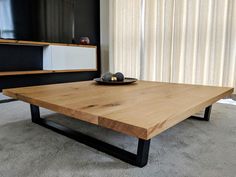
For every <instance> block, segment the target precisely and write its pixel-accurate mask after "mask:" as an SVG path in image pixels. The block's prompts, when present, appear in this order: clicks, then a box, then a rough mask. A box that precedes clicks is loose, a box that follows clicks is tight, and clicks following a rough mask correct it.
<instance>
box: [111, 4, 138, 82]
mask: <svg viewBox="0 0 236 177" xmlns="http://www.w3.org/2000/svg"><path fill="white" fill-rule="evenodd" d="M141 2H142V1H141V0H111V1H110V4H109V5H110V11H109V14H110V42H109V43H110V47H109V53H110V54H109V58H110V70H111V71H112V72H118V71H121V72H123V73H124V74H125V75H126V76H129V77H136V78H139V76H140V60H141V55H140V52H141V51H140V48H141V38H140V36H141V21H140V18H141V5H142V4H141Z"/></svg>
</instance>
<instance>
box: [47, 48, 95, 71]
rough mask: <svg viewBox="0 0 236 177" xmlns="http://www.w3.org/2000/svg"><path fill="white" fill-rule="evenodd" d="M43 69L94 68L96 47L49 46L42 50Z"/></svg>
mask: <svg viewBox="0 0 236 177" xmlns="http://www.w3.org/2000/svg"><path fill="white" fill-rule="evenodd" d="M44 69H50V70H70V69H71V70H74V69H76V70H79V69H81V70H86V69H87V70H96V69H97V51H96V48H92V47H77V46H76V47H74V46H54V45H52V46H49V47H48V48H46V49H45V50H44Z"/></svg>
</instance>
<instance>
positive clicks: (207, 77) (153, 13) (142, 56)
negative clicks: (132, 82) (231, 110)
mask: <svg viewBox="0 0 236 177" xmlns="http://www.w3.org/2000/svg"><path fill="white" fill-rule="evenodd" d="M134 1H135V2H134ZM113 2H115V3H113V8H115V9H116V10H117V11H116V12H112V11H111V12H110V14H115V15H116V18H115V19H116V20H115V21H114V23H113V25H112V24H111V25H112V27H113V28H111V34H110V35H111V36H110V38H112V39H113V40H112V41H111V43H113V44H115V43H116V44H120V45H113V46H111V50H113V53H111V55H110V57H111V59H112V60H113V61H114V63H113V69H114V70H117V69H119V70H120V71H125V73H129V72H127V71H128V70H129V69H130V68H131V67H134V66H135V67H136V66H137V68H136V70H135V73H136V74H132V76H137V75H138V76H139V77H138V76H137V77H138V78H141V79H145V80H155V81H165V82H178V83H191V84H207V85H217V86H230V87H235V88H236V1H235V0H143V8H142V7H140V4H142V2H140V1H138V0H125V2H127V3H128V4H129V3H131V2H132V3H133V5H134V4H135V5H134V6H132V5H131V4H130V5H131V6H129V7H128V5H127V3H125V2H124V1H122V0H121V1H120V0H117V1H115V0H113ZM126 8H129V9H130V8H131V9H132V8H133V9H134V10H133V11H135V12H137V11H138V13H137V14H138V15H137V14H136V15H133V13H131V11H132V10H130V11H127V12H126V14H125V15H124V13H122V12H121V11H120V9H126ZM140 11H141V12H140ZM119 13H121V14H120V15H118V14H119ZM139 14H142V15H141V16H140V15H139ZM112 19H114V17H111V20H112ZM128 19H130V20H134V21H135V22H136V23H135V24H138V25H137V26H135V27H136V28H139V30H140V32H137V29H135V30H136V31H135V32H136V33H135V35H133V32H134V31H133V28H135V27H134V26H132V25H131V26H132V27H133V28H131V26H130V25H128V26H127V27H126V28H124V27H123V26H122V25H121V22H122V21H127V20H128ZM138 22H139V23H141V27H140V26H139V25H140V24H139V23H138ZM130 24H131V23H130ZM132 24H133V23H132ZM121 26H122V27H121ZM117 29H119V30H117ZM122 29H123V31H122ZM116 30H117V31H116ZM123 32H124V33H123ZM118 33H119V34H118ZM113 35H114V36H116V37H114V36H113ZM124 35H125V36H130V35H133V36H132V37H133V39H132V40H134V41H137V42H138V41H139V42H138V43H139V44H138V45H137V43H129V44H128V43H127V42H126V41H125V40H123V39H124ZM135 38H136V39H135ZM121 44H122V45H121ZM127 45H128V46H129V49H128V50H127V48H126V47H124V46H127ZM133 47H134V48H135V50H133ZM129 53H131V54H129ZM135 53H136V55H135ZM121 54H122V55H121ZM124 56H125V57H124ZM127 56H130V57H133V56H136V57H133V58H132V59H131V58H130V57H128V58H127ZM127 60H129V62H125V61H127ZM139 64H140V66H138V65H139ZM133 70H134V69H133ZM130 73H132V71H131V72H130Z"/></svg>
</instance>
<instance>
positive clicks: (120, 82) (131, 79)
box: [94, 77, 137, 85]
mask: <svg viewBox="0 0 236 177" xmlns="http://www.w3.org/2000/svg"><path fill="white" fill-rule="evenodd" d="M94 80H95V81H96V82H97V83H98V84H102V85H127V84H132V83H134V82H136V81H137V79H135V78H128V77H126V78H125V79H124V80H123V81H104V80H102V78H96V79H94Z"/></svg>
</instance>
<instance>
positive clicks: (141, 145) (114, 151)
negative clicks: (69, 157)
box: [30, 104, 151, 167]
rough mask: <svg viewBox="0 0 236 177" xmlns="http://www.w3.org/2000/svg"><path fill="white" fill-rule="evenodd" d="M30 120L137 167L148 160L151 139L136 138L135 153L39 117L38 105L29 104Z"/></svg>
mask: <svg viewBox="0 0 236 177" xmlns="http://www.w3.org/2000/svg"><path fill="white" fill-rule="evenodd" d="M30 109H31V116H32V122H33V123H36V124H38V125H41V126H43V127H46V128H48V129H51V130H53V131H55V132H57V133H59V134H61V135H64V136H66V137H68V138H71V139H74V140H76V141H78V142H80V143H83V144H85V145H87V146H90V147H92V148H94V149H97V150H99V151H101V152H104V153H106V154H109V155H111V156H113V157H116V158H118V159H120V160H122V161H124V162H127V163H129V164H131V165H134V166H137V167H144V166H145V165H146V164H147V162H148V155H149V148H150V142H151V140H143V139H139V140H138V148H137V154H134V153H131V152H128V151H126V150H124V149H121V148H119V147H116V146H114V145H111V144H108V143H106V142H104V141H101V140H98V139H96V138H93V137H91V136H88V135H85V134H83V133H81V132H78V131H75V130H73V129H70V128H68V127H65V126H63V125H60V124H57V123H55V122H53V121H50V120H46V119H42V118H40V111H39V107H38V106H35V105H32V104H31V105H30Z"/></svg>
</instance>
